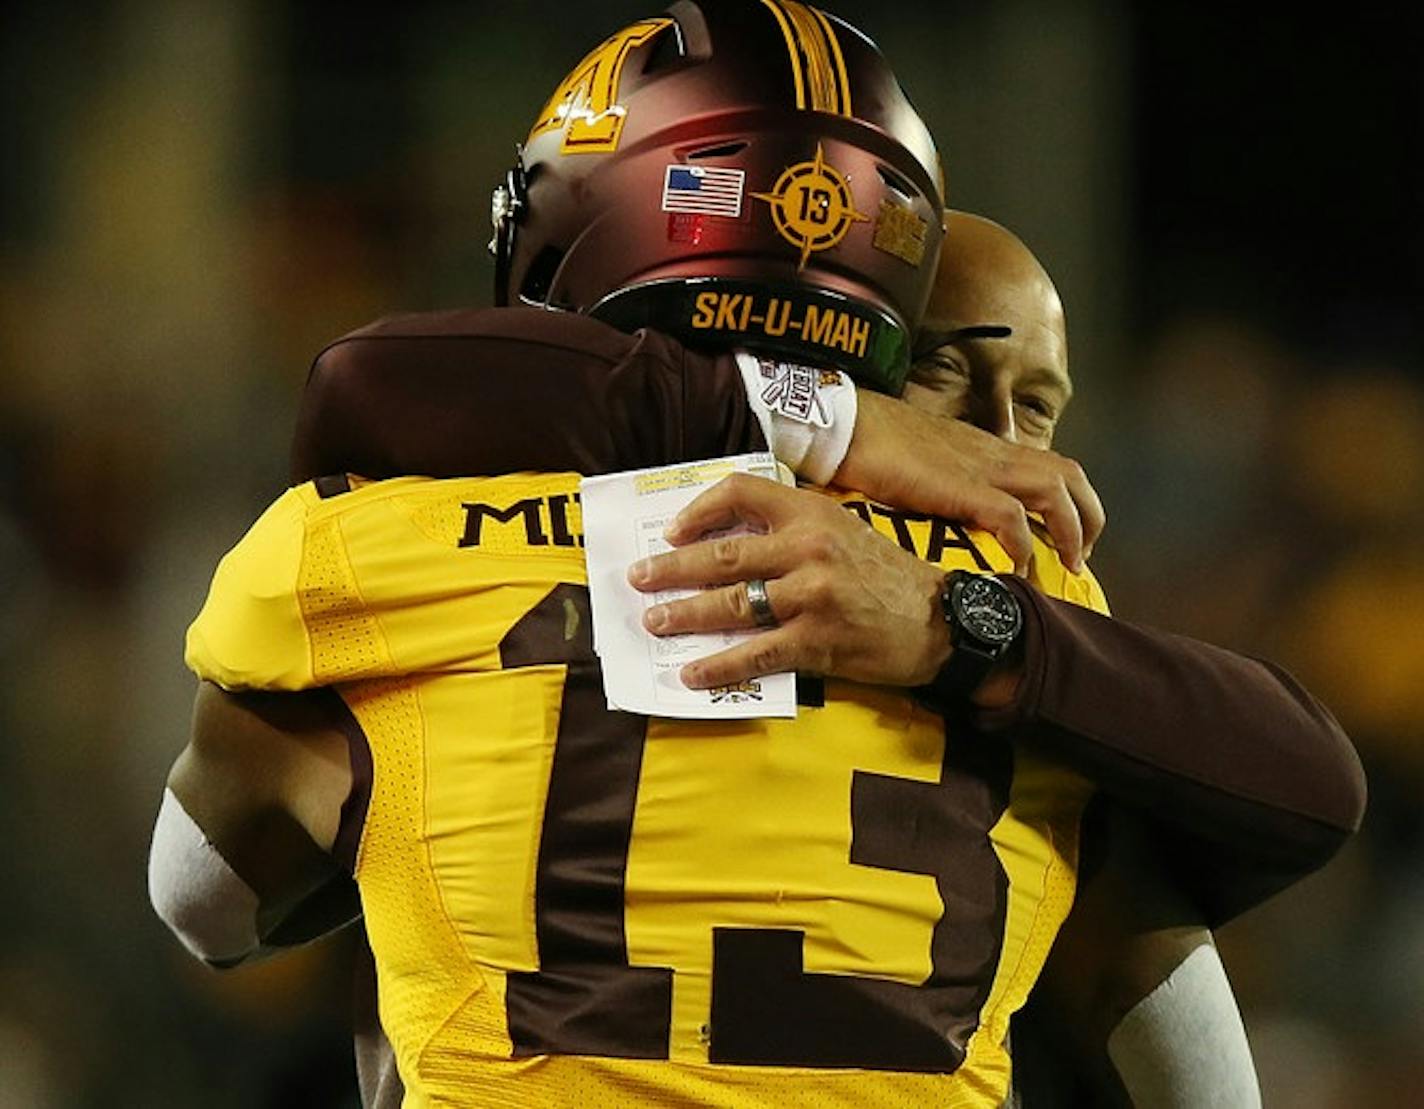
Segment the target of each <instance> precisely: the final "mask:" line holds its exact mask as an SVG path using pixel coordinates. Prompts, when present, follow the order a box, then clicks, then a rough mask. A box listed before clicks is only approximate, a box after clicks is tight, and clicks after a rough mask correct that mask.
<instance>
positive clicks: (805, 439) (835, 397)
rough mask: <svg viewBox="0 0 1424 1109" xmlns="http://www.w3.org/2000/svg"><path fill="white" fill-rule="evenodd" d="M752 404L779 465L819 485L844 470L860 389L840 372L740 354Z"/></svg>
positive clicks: (738, 362) (742, 371)
mask: <svg viewBox="0 0 1424 1109" xmlns="http://www.w3.org/2000/svg"><path fill="white" fill-rule="evenodd" d="M736 359H737V369H738V370H740V371H741V374H742V381H743V383H744V384H745V385H746V389H747V403H748V404H749V405H750V406H751V409H752V412H753V413H755V414H756V418H757V422H758V423H760V424H761V429H762V433H763V434H764V435H765V436H766V441H767V443H768V445H769V446H770V447H771V450H772V452H773V453H774V454H775V455H776V457H777V459H779V460H780V461H781V462H783V463H785V464H786V465H787V466H789V467H791V469H793V470H795V471H796V474H797V475H798V476H799V477H801V478H804V479H805V480H806V481H808V482H811V483H812V484H815V485H825V484H827V483H829V482H830V480H831V478H833V477H834V476H835V473H836V471H837V470H838V469H840V465H841V462H842V461H843V460H844V459H845V456H846V451H848V450H850V440H851V435H852V434H853V433H854V432H855V416H856V397H855V385H854V384H853V383H852V382H851V380H850V378H849V377H847V376H846V375H845V374H843V373H841V372H840V371H839V370H823V369H818V368H816V367H814V366H802V365H798V364H797V363H794V362H780V361H777V360H775V359H771V358H762V357H758V356H757V355H755V354H750V353H748V352H747V351H738V352H737V354H736Z"/></svg>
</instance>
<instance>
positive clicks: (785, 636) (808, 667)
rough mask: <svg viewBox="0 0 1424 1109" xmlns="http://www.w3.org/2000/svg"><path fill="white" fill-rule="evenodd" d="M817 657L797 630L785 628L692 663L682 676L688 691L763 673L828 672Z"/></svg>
mask: <svg viewBox="0 0 1424 1109" xmlns="http://www.w3.org/2000/svg"><path fill="white" fill-rule="evenodd" d="M815 654H816V653H815V652H813V651H808V650H807V646H806V644H804V643H803V642H802V641H801V640H800V638H799V637H798V635H797V632H796V631H795V630H794V629H791V628H785V627H783V628H777V629H774V630H772V631H767V632H764V633H762V634H761V635H758V636H756V637H755V638H753V639H749V640H747V642H745V643H739V644H737V646H735V647H729V648H728V649H727V650H725V651H719V652H718V653H717V654H715V655H708V656H707V657H706V658H700V659H698V660H697V661H696V662H690V663H688V664H687V665H686V666H684V667H683V668H682V671H681V673H680V675H679V676H680V677H681V678H682V682H683V684H684V685H685V686H687V687H688V688H689V689H712V688H715V687H716V686H719V685H731V684H733V683H734V682H740V681H745V680H746V679H747V678H757V677H761V676H762V675H764V674H782V673H785V672H787V671H799V672H802V673H817V674H819V673H825V672H826V671H827V666H826V664H825V662H824V660H822V659H819V658H817V657H814V656H815Z"/></svg>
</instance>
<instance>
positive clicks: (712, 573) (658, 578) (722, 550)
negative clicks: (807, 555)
mask: <svg viewBox="0 0 1424 1109" xmlns="http://www.w3.org/2000/svg"><path fill="white" fill-rule="evenodd" d="M795 546H796V544H795V542H794V538H788V537H787V536H785V535H738V536H725V537H723V538H721V539H709V540H707V541H706V542H703V543H694V544H692V545H691V546H688V547H681V548H679V549H678V550H675V551H668V552H666V553H664V554H659V555H652V556H651V557H649V558H644V559H639V560H638V561H637V562H635V563H633V565H632V566H630V567H628V584H629V585H631V586H632V587H633V588H634V589H637V590H638V591H639V592H642V593H657V592H660V591H661V590H664V589H703V588H705V587H707V586H712V585H727V584H729V583H731V582H745V581H750V580H751V579H752V578H766V579H770V578H779V577H781V576H782V575H783V574H785V573H787V572H788V571H790V570H791V569H793V568H794V567H795V565H796V557H795V550H794V548H795Z"/></svg>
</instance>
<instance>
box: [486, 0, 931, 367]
mask: <svg viewBox="0 0 1424 1109" xmlns="http://www.w3.org/2000/svg"><path fill="white" fill-rule="evenodd" d="M943 206H944V197H943V181H942V177H941V174H940V168H939V159H938V157H937V155H936V153H935V147H934V142H933V140H932V139H931V138H930V134H929V131H928V129H927V128H926V127H925V125H924V123H923V121H922V120H921V119H920V117H919V115H918V114H917V113H916V112H915V110H914V108H913V107H912V106H911V105H910V102H909V101H908V100H907V99H906V97H905V94H904V92H903V91H902V90H901V88H900V86H899V83H898V82H897V81H896V79H895V75H894V74H893V73H892V72H891V70H890V67H889V65H888V64H887V63H886V61H885V59H884V58H883V57H882V56H881V54H880V51H879V50H878V49H877V48H876V47H875V45H874V43H872V42H871V41H870V40H869V39H867V38H866V37H865V36H864V35H862V34H861V33H860V32H859V31H857V30H856V29H855V28H853V27H851V26H849V25H848V24H846V23H844V22H842V21H841V20H839V19H836V18H835V17H834V16H830V15H827V14H825V13H823V12H821V11H818V10H817V9H815V8H812V7H809V6H808V5H806V4H803V3H800V2H798V0H678V2H677V3H675V4H673V5H672V7H671V8H669V9H668V11H667V13H666V14H665V15H663V16H659V17H653V18H649V19H645V20H642V21H640V22H638V23H635V24H633V25H632V26H630V27H627V28H624V29H623V30H621V31H619V32H618V33H617V34H615V35H612V36H610V37H609V38H608V39H606V40H605V41H604V42H603V43H602V44H600V45H599V46H598V47H597V48H596V49H594V50H593V51H592V52H591V53H590V54H589V55H588V56H587V57H586V58H584V59H583V61H581V62H580V63H579V64H578V66H577V67H576V68H575V69H574V70H573V72H572V73H570V74H569V76H568V77H567V78H565V80H564V82H563V83H562V84H561V85H560V86H559V88H558V89H557V90H556V91H555V93H554V95H553V97H552V98H551V99H550V101H549V103H548V105H547V106H546V107H545V109H544V110H543V112H541V113H540V116H539V118H538V120H536V122H535V124H534V127H533V129H532V130H531V131H530V133H529V137H528V139H527V140H526V142H525V143H524V145H523V146H522V147H521V149H520V152H519V158H518V160H517V162H516V164H515V166H514V168H513V169H511V170H510V172H509V174H508V176H507V178H506V181H505V182H504V183H503V184H502V185H500V186H499V187H498V188H497V189H496V190H495V196H494V205H493V215H494V224H495V237H494V240H493V241H492V242H491V244H490V247H491V250H492V251H493V252H494V254H495V258H496V277H495V282H496V290H495V296H496V301H497V302H498V303H509V302H511V301H522V302H524V303H528V304H536V305H544V306H548V307H552V308H565V309H571V310H575V311H580V312H588V313H591V314H592V315H594V316H596V317H598V318H601V319H604V320H607V321H608V322H610V323H612V324H614V325H615V326H617V327H620V328H623V329H625V330H633V329H636V328H638V327H644V326H648V327H654V328H657V329H659V330H662V331H665V332H668V333H671V334H673V335H676V336H677V337H678V338H679V339H681V340H682V341H684V342H686V343H688V344H690V345H702V346H709V345H710V346H714V347H721V348H725V347H728V346H738V347H745V348H747V349H752V350H763V351H766V352H768V353H772V354H777V355H781V356H789V357H794V358H797V359H799V360H801V361H808V362H812V363H814V364H821V365H834V366H839V367H841V368H843V369H845V370H847V371H848V372H850V373H851V374H852V376H854V377H855V378H856V379H857V380H858V381H860V382H862V383H863V384H866V385H869V386H872V387H875V388H877V389H881V390H883V391H886V392H889V393H895V394H898V393H899V391H900V389H901V386H902V385H903V382H904V377H905V373H906V371H907V369H908V366H909V352H910V341H909V340H910V333H911V331H912V329H913V328H914V327H915V326H916V325H917V324H918V322H919V319H920V316H921V314H922V313H923V311H924V307H925V303H926V300H927V298H928V296H929V291H930V284H931V282H932V280H933V277H934V272H935V264H936V259H937V257H938V254H939V245H940V239H941V236H942V223H943Z"/></svg>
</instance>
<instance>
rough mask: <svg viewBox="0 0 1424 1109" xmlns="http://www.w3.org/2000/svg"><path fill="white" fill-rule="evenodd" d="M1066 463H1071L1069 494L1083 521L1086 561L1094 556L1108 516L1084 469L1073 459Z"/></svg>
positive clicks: (1066, 460) (1067, 460)
mask: <svg viewBox="0 0 1424 1109" xmlns="http://www.w3.org/2000/svg"><path fill="white" fill-rule="evenodd" d="M1064 461H1065V462H1069V463H1071V466H1070V468H1069V471H1068V475H1067V476H1068V492H1069V494H1070V495H1071V496H1072V498H1073V503H1074V504H1076V505H1077V506H1078V516H1079V518H1081V519H1082V521H1083V557H1084V558H1085V559H1086V558H1088V557H1089V556H1091V555H1092V553H1093V547H1094V546H1095V545H1096V544H1097V542H1098V538H1099V537H1100V536H1101V535H1102V534H1103V528H1105V527H1106V526H1107V522H1108V514H1107V510H1106V509H1104V508H1103V502H1102V500H1101V499H1100V498H1099V497H1098V491H1097V490H1096V489H1094V488H1093V483H1092V482H1091V481H1089V480H1088V475H1087V472H1086V471H1085V470H1084V469H1083V467H1082V466H1080V465H1079V464H1078V463H1076V462H1073V460H1072V459H1065V460H1064Z"/></svg>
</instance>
